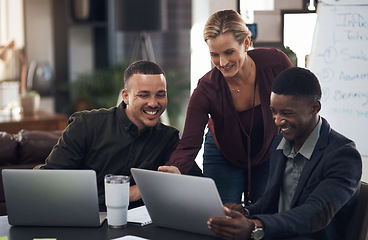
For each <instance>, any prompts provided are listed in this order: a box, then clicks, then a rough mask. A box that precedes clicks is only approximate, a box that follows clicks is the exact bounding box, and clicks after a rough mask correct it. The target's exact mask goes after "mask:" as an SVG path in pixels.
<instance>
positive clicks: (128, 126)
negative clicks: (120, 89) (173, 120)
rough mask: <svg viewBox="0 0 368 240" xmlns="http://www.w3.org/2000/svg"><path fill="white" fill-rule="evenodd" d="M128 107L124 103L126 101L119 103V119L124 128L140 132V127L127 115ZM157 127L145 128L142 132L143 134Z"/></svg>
mask: <svg viewBox="0 0 368 240" xmlns="http://www.w3.org/2000/svg"><path fill="white" fill-rule="evenodd" d="M126 107H127V105H126V104H125V103H124V101H122V102H121V103H120V104H119V106H118V113H117V114H118V117H119V120H120V122H121V124H122V126H123V128H124V129H125V130H126V131H128V132H133V133H138V127H137V126H136V125H135V124H134V123H133V122H132V121H130V119H129V118H128V116H127V115H126V112H125V109H126ZM157 125H158V124H157ZM157 125H156V126H155V127H156V128H157ZM155 127H147V128H145V129H143V130H142V131H141V133H140V134H141V135H142V134H145V133H148V132H150V131H152V129H153V128H155Z"/></svg>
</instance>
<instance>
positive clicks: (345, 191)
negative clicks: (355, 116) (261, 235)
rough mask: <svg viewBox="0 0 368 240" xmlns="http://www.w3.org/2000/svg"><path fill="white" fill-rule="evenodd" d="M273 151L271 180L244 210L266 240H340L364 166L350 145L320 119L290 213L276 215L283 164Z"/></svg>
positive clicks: (280, 137) (350, 143)
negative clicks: (293, 238) (300, 238)
mask: <svg viewBox="0 0 368 240" xmlns="http://www.w3.org/2000/svg"><path fill="white" fill-rule="evenodd" d="M281 139H282V134H280V135H278V136H277V137H276V138H275V140H274V142H273V143H272V146H271V150H270V151H271V156H270V169H271V170H270V176H269V179H268V183H267V187H266V190H265V193H264V195H263V196H262V197H261V198H260V199H259V200H258V201H257V202H256V203H254V204H253V205H251V206H250V207H249V208H248V210H249V213H250V216H251V217H252V218H258V219H260V220H261V221H262V222H263V223H264V225H265V239H282V238H284V237H289V236H296V235H303V236H307V237H310V238H312V239H324V240H328V239H333V240H336V239H344V236H345V229H346V226H347V223H348V222H349V219H350V216H351V214H352V211H353V207H354V206H355V204H356V201H357V197H358V194H359V186H360V178H361V174H362V161H361V156H360V154H359V152H358V151H357V150H356V148H355V144H354V142H353V141H351V140H349V139H347V138H346V137H344V136H342V135H341V134H339V133H337V132H336V131H334V130H332V129H331V128H330V125H329V124H328V122H327V121H326V120H325V119H323V118H322V126H321V131H320V137H319V140H318V142H317V144H316V147H315V149H314V152H313V154H312V156H311V159H310V160H309V161H308V160H307V161H306V163H305V166H304V168H303V171H302V174H301V176H300V179H299V182H298V185H297V188H296V191H295V194H294V197H293V200H292V202H291V209H290V210H289V211H285V212H283V213H278V202H279V196H280V186H281V180H282V176H283V173H284V170H285V165H286V161H287V158H286V157H285V155H284V154H283V152H282V150H276V148H277V146H278V144H279V143H280V141H281Z"/></svg>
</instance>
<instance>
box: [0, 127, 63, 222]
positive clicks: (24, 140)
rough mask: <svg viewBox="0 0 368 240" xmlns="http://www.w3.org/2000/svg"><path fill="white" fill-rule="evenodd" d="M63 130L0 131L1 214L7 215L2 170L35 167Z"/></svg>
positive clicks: (48, 151) (42, 160)
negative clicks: (13, 132) (12, 132)
mask: <svg viewBox="0 0 368 240" xmlns="http://www.w3.org/2000/svg"><path fill="white" fill-rule="evenodd" d="M61 134H62V131H60V130H55V131H41V130H40V131H39V130H21V131H19V132H18V133H16V134H11V133H8V132H1V131H0V182H1V184H0V215H7V212H6V205H5V198H4V188H3V181H2V175H1V171H2V170H3V169H33V168H34V167H35V166H37V165H39V164H43V163H45V159H46V157H47V156H48V155H49V153H50V152H51V150H52V148H53V146H54V145H55V144H56V143H57V141H58V139H59V138H60V136H61Z"/></svg>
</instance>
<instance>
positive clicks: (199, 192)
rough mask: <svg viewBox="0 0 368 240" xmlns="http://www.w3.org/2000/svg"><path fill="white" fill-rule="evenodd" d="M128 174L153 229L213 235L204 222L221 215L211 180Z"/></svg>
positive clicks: (151, 173)
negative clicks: (154, 227)
mask: <svg viewBox="0 0 368 240" xmlns="http://www.w3.org/2000/svg"><path fill="white" fill-rule="evenodd" d="M131 173H132V175H133V178H134V180H135V182H136V183H137V186H138V189H139V191H140V193H141V196H142V199H143V202H144V203H145V205H146V207H147V210H148V213H149V215H150V217H151V219H152V223H153V224H154V225H156V226H160V227H166V228H173V229H177V230H183V231H188V232H195V233H200V234H205V235H210V236H214V235H215V234H214V232H213V231H211V230H210V229H208V227H207V221H208V219H210V217H213V216H225V213H224V211H223V208H222V202H221V199H220V196H219V194H218V191H217V188H216V185H215V182H214V181H213V180H212V179H210V178H206V177H195V176H188V175H178V174H172V173H163V172H157V171H150V170H144V169H137V168H132V169H131Z"/></svg>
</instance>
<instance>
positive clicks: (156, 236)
mask: <svg viewBox="0 0 368 240" xmlns="http://www.w3.org/2000/svg"><path fill="white" fill-rule="evenodd" d="M126 235H133V236H138V237H141V238H146V239H151V240H166V239H167V240H172V239H175V240H188V239H190V240H214V239H217V238H215V237H210V236H205V235H200V234H194V233H189V232H183V231H177V230H173V229H167V228H161V227H156V226H155V225H153V224H150V225H147V226H139V225H135V224H132V223H128V224H127V226H126V227H125V228H110V227H108V226H107V223H106V221H105V222H104V223H103V225H102V226H101V227H96V228H88V227H13V226H10V225H9V223H8V217H7V216H1V217H0V237H3V236H7V237H8V239H9V240H28V239H29V240H32V239H34V238H56V239H57V240H63V239H65V240H74V239H75V240H80V239H88V240H110V239H115V238H119V237H123V236H126Z"/></svg>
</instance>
